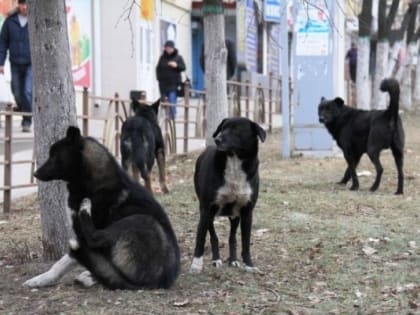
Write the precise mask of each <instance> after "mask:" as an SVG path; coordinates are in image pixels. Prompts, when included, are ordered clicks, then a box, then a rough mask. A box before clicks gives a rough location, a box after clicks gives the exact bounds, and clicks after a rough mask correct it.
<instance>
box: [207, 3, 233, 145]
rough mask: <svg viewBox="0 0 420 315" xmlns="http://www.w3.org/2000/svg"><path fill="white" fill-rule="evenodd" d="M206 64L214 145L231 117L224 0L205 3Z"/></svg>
mask: <svg viewBox="0 0 420 315" xmlns="http://www.w3.org/2000/svg"><path fill="white" fill-rule="evenodd" d="M203 15H204V17H203V21H204V47H205V51H204V62H205V69H206V72H205V85H206V98H207V107H206V118H207V122H206V123H207V124H206V145H207V146H208V145H212V144H214V141H213V137H212V135H213V132H214V131H215V130H216V128H217V126H218V125H219V123H220V122H221V121H222V119H224V118H226V117H227V116H228V103H227V91H226V90H227V82H226V62H227V61H226V58H227V49H226V46H225V17H224V14H223V1H221V0H204V1H203Z"/></svg>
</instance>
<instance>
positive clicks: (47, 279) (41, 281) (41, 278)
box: [23, 272, 57, 288]
mask: <svg viewBox="0 0 420 315" xmlns="http://www.w3.org/2000/svg"><path fill="white" fill-rule="evenodd" d="M56 281H57V279H56V278H55V277H53V276H52V275H51V274H50V273H49V272H45V273H42V274H40V275H38V276H36V277H33V278H31V279H29V280H26V281H25V282H24V283H23V285H24V286H25V287H28V288H41V287H46V286H50V285H53V284H55V282H56Z"/></svg>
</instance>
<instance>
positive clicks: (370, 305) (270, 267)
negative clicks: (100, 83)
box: [0, 114, 420, 315]
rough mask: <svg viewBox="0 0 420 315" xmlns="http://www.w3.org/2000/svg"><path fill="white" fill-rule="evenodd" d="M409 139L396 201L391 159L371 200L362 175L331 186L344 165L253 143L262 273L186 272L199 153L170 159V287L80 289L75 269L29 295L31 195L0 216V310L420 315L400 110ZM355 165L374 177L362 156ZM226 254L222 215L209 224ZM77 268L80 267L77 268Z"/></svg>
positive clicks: (417, 142) (416, 229) (419, 154)
mask: <svg viewBox="0 0 420 315" xmlns="http://www.w3.org/2000/svg"><path fill="white" fill-rule="evenodd" d="M403 120H404V124H405V128H406V134H407V145H406V159H405V178H406V186H405V195H404V196H395V195H394V194H393V193H394V191H395V190H396V170H395V167H394V163H393V160H392V156H391V155H390V153H389V152H384V153H383V154H382V161H383V164H384V168H385V172H384V176H383V180H382V184H381V187H380V188H379V191H378V192H376V193H370V192H369V191H368V188H369V186H370V184H371V183H372V182H373V177H372V176H364V177H361V178H360V180H361V185H360V186H361V190H360V191H359V192H350V191H348V187H347V188H344V187H339V186H337V185H335V182H336V181H338V179H340V177H341V176H342V174H343V172H344V168H345V162H344V160H343V159H342V158H323V159H309V158H293V159H290V160H283V159H281V157H280V149H279V148H280V145H279V143H280V134H278V133H275V134H274V135H272V136H270V137H269V139H268V141H267V142H266V143H264V144H262V146H261V154H260V160H261V168H260V171H261V185H260V187H261V190H260V197H259V200H258V204H257V207H256V208H255V210H254V214H255V216H254V224H253V237H252V247H251V251H252V255H253V258H254V262H255V264H256V265H257V266H258V267H259V269H260V272H259V273H255V274H249V273H246V272H245V271H244V270H242V269H234V268H230V267H228V266H227V265H226V264H225V265H224V266H223V267H222V268H221V269H216V268H214V267H212V266H211V265H210V260H211V258H210V251H209V248H208V246H209V244H207V250H206V254H205V268H204V270H203V272H202V273H201V274H199V275H195V274H194V275H193V274H189V273H188V267H189V263H190V260H191V257H192V251H193V246H194V239H195V230H196V225H197V222H198V210H197V207H198V206H197V200H196V197H195V195H194V190H193V185H192V180H191V179H192V171H193V166H194V161H195V158H196V157H197V154H191V155H189V156H184V157H178V158H176V159H173V160H172V161H171V162H170V163H169V177H170V189H171V193H170V194H168V195H162V194H157V198H158V199H159V200H160V202H161V203H162V204H163V205H164V207H165V209H166V210H167V212H168V214H169V216H170V219H171V221H172V223H173V225H174V227H175V230H176V233H177V236H178V240H179V243H180V246H181V251H182V269H183V271H182V274H181V275H180V277H179V279H178V281H177V282H176V284H175V286H174V287H173V288H171V289H170V290H156V291H135V292H129V291H127V292H123V291H109V290H105V289H103V288H102V287H101V286H99V285H98V286H96V287H93V288H91V289H84V288H81V287H79V286H78V285H76V284H75V283H74V281H73V279H74V277H75V276H76V275H77V274H78V273H77V272H76V271H75V272H72V273H71V274H69V275H67V276H65V277H64V278H63V279H62V280H61V281H60V283H59V284H57V285H56V286H53V287H51V288H44V289H39V290H31V289H28V288H25V287H22V283H23V282H24V280H26V279H28V278H30V277H32V276H34V275H36V274H38V273H40V272H43V271H45V270H46V269H47V268H48V267H49V266H50V265H51V263H43V262H42V260H41V242H40V211H39V207H38V204H37V201H36V197H35V196H30V197H26V198H24V199H20V200H16V201H15V202H14V205H13V211H12V213H11V215H10V216H9V217H5V216H3V217H1V216H0V275H1V277H0V292H1V293H0V313H1V314H227V315H236V314H290V315H299V314H302V315H303V314H420V218H419V215H420V211H419V199H420V197H419V190H420V170H419V165H420V124H419V123H420V115H418V114H417V115H407V114H403ZM359 170H360V171H361V170H369V171H371V172H372V173H373V172H374V169H373V166H372V165H371V163H370V162H369V161H368V159H367V157H364V158H363V160H362V163H361V165H360V166H359ZM216 229H217V231H218V235H219V239H220V243H221V247H222V248H221V253H222V256H223V258H224V259H226V258H227V256H228V254H227V247H228V246H227V233H228V220H227V219H220V220H218V221H217V222H216ZM79 272H80V270H79Z"/></svg>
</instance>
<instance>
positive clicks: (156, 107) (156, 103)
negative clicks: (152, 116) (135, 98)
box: [152, 98, 160, 115]
mask: <svg viewBox="0 0 420 315" xmlns="http://www.w3.org/2000/svg"><path fill="white" fill-rule="evenodd" d="M159 106H160V98H159V99H158V100H157V101H156V102H154V103H153V104H152V108H153V111H154V112H155V113H156V115H157V114H158V111H159Z"/></svg>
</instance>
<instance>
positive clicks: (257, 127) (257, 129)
mask: <svg viewBox="0 0 420 315" xmlns="http://www.w3.org/2000/svg"><path fill="white" fill-rule="evenodd" d="M252 124H253V127H254V130H255V133H256V135H257V136H258V138H260V140H261V142H264V141H265V137H266V132H265V130H264V129H262V128H261V126H260V125H258V124H257V123H255V122H252Z"/></svg>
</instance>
